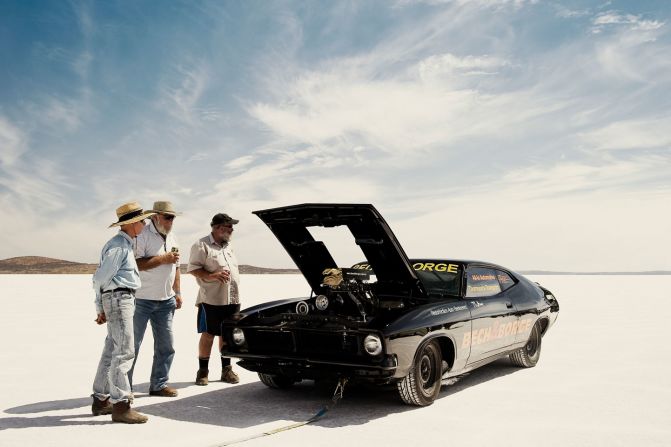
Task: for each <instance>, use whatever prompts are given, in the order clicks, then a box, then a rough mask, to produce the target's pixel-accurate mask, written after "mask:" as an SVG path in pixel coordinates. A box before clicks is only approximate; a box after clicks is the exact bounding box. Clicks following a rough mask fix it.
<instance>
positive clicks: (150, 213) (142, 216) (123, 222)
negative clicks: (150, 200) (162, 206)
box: [107, 211, 156, 228]
mask: <svg viewBox="0 0 671 447" xmlns="http://www.w3.org/2000/svg"><path fill="white" fill-rule="evenodd" d="M154 214H156V212H154V211H145V212H144V213H142V214H140V215H139V216H135V217H131V218H130V219H128V220H120V221H119V222H114V223H113V224H112V225H110V226H109V227H107V228H112V227H120V226H121V225H128V224H132V223H135V222H139V221H141V220H144V219H146V218H147V217H151V216H153V215H154Z"/></svg>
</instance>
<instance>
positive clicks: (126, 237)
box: [119, 230, 133, 244]
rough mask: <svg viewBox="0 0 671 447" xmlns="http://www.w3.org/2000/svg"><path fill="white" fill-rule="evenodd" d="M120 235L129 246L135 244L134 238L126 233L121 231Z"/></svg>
mask: <svg viewBox="0 0 671 447" xmlns="http://www.w3.org/2000/svg"><path fill="white" fill-rule="evenodd" d="M119 234H120V235H121V236H123V238H124V239H126V240H127V241H128V243H129V244H132V243H133V238H131V237H130V236H129V235H128V233H126V232H125V231H122V230H119Z"/></svg>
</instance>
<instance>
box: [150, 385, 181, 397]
mask: <svg viewBox="0 0 671 447" xmlns="http://www.w3.org/2000/svg"><path fill="white" fill-rule="evenodd" d="M149 395H150V396H160V397H177V390H176V389H175V388H173V387H171V386H166V387H165V388H161V389H160V390H155V391H152V390H150V391H149Z"/></svg>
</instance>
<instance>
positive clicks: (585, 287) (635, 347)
mask: <svg viewBox="0 0 671 447" xmlns="http://www.w3.org/2000/svg"><path fill="white" fill-rule="evenodd" d="M530 278H531V279H533V280H536V281H539V282H540V283H541V284H543V285H544V286H546V287H548V288H549V289H550V290H552V291H553V292H554V293H555V295H556V296H557V297H558V299H559V303H560V306H561V312H560V315H559V319H558V321H557V323H556V324H555V326H554V327H553V328H552V329H551V330H550V332H549V333H548V335H547V336H546V337H545V338H544V339H543V351H542V354H541V360H540V362H539V364H538V366H537V367H535V368H531V369H518V368H515V367H512V366H510V365H509V363H508V361H507V360H500V361H498V362H495V363H493V364H491V365H488V366H486V367H484V368H481V369H479V370H476V371H475V372H473V373H471V374H470V375H468V376H466V377H464V378H463V379H461V380H460V381H459V382H458V383H456V384H454V385H452V386H447V387H443V389H442V392H441V395H440V397H439V398H438V400H437V401H436V402H435V403H434V404H433V405H432V406H430V407H426V408H414V407H409V406H405V405H402V404H401V403H400V401H399V400H398V399H397V398H396V395H395V393H393V392H379V391H377V392H376V391H370V390H366V389H351V388H350V389H347V390H346V392H345V398H344V399H343V401H342V402H341V403H340V404H339V405H338V406H337V407H335V408H334V409H333V410H332V411H331V412H329V413H328V414H327V415H326V417H325V418H323V419H321V420H319V421H317V422H315V423H313V424H310V425H307V426H303V427H300V428H297V429H293V430H289V431H285V432H281V433H278V434H274V435H272V436H267V437H263V438H260V439H255V440H251V441H247V442H245V443H243V444H240V445H243V446H246V447H254V446H268V445H312V446H342V445H348V446H358V445H365V444H369V445H386V446H402V445H403V446H407V445H421V444H425V443H428V442H432V443H433V442H440V443H444V444H446V445H459V446H483V445H487V446H497V447H498V446H516V447H519V446H532V445H534V446H535V445H539V444H540V445H544V446H561V447H566V446H581V445H584V446H601V445H603V446H628V447H629V446H632V445H642V446H668V445H669V444H670V443H671V441H670V440H671V348H670V347H669V337H668V328H669V327H670V326H671V306H669V304H668V302H669V300H670V299H671V296H670V295H671V293H670V292H669V291H670V290H671V276H530ZM196 289H197V287H196V284H195V281H193V279H192V278H191V277H190V276H187V275H184V276H183V279H182V291H183V293H184V297H185V306H184V308H183V309H181V310H179V311H178V313H177V316H176V320H175V333H176V350H177V354H176V357H175V361H174V364H173V368H172V373H171V383H172V384H173V385H175V386H176V387H177V388H179V392H180V395H179V397H178V398H174V399H170V398H158V397H149V396H148V395H147V386H148V384H147V382H148V378H149V370H150V367H151V354H150V352H151V346H152V343H153V341H152V338H151V333H150V331H148V333H147V336H146V337H145V341H144V345H143V351H142V352H141V354H140V357H139V360H138V365H137V367H136V372H135V382H136V383H137V384H138V389H139V391H140V392H139V393H138V397H137V398H136V407H137V408H139V409H140V411H142V412H144V413H146V414H148V415H149V416H150V420H149V422H148V423H147V424H144V425H139V426H137V425H136V426H129V425H123V424H113V423H112V422H111V420H110V418H109V416H99V417H93V416H91V415H90V397H89V395H90V393H91V389H90V388H91V383H92V380H93V375H94V373H95V369H96V366H97V362H98V358H99V355H100V352H101V350H102V345H103V339H104V337H105V331H106V329H105V327H103V326H97V325H96V324H95V323H94V322H93V319H94V316H95V310H94V306H93V292H92V290H91V286H90V276H89V275H53V276H52V275H0V296H1V298H0V299H2V310H1V311H0V334H1V337H0V340H1V341H0V343H2V349H1V350H0V365H1V366H0V410H1V411H2V413H1V414H0V446H38V445H39V446H52V445H53V446H79V445H87V446H96V447H104V446H113V445H119V444H122V445H143V446H147V447H150V446H157V447H158V446H160V447H166V446H182V445H184V446H186V445H188V446H203V447H205V446H212V445H217V444H221V443H225V442H227V441H232V440H236V439H240V438H244V437H247V436H249V435H252V434H256V433H261V432H263V431H267V430H272V429H274V428H277V427H281V426H283V425H287V424H290V423H293V422H297V421H302V420H305V419H307V418H309V417H310V416H312V415H313V414H314V413H315V412H316V411H317V410H318V409H319V408H321V407H322V406H323V405H324V404H326V403H327V402H328V400H329V395H328V394H327V393H324V391H320V390H317V389H315V388H314V387H313V386H312V384H311V382H306V383H302V384H299V385H297V386H296V387H295V388H294V389H293V390H291V391H279V390H271V389H268V388H266V387H265V386H264V385H262V384H261V383H260V382H259V381H258V380H257V378H256V375H255V374H253V373H249V372H246V371H244V370H242V369H241V368H237V371H238V373H239V374H240V376H241V382H240V384H238V385H227V384H222V383H220V382H218V381H214V382H212V383H211V384H210V385H209V386H207V387H197V386H195V385H193V380H194V378H195V373H196V369H197V361H196V345H197V340H198V336H197V334H196V333H195V329H194V328H195V319H196V308H195V307H194V306H193V303H194V301H195V292H196ZM308 292H309V289H308V286H307V284H306V283H305V281H304V279H303V278H302V276H298V275H243V277H242V296H243V301H244V302H243V305H244V306H249V305H253V304H256V303H259V302H263V301H266V300H267V299H269V298H271V297H278V298H279V297H291V296H302V295H305V294H307V293H308ZM216 363H217V362H216V361H215V359H213V360H212V361H211V365H210V370H211V371H213V372H212V373H211V375H210V378H211V379H212V378H216V376H217V374H218V372H219V369H218V365H216Z"/></svg>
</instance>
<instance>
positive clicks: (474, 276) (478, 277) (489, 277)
mask: <svg viewBox="0 0 671 447" xmlns="http://www.w3.org/2000/svg"><path fill="white" fill-rule="evenodd" d="M471 279H472V280H473V281H496V276H494V275H491V274H490V275H480V274H478V273H473V274H472V275H471Z"/></svg>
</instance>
